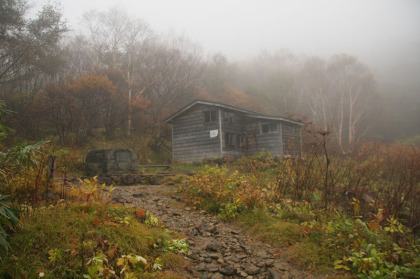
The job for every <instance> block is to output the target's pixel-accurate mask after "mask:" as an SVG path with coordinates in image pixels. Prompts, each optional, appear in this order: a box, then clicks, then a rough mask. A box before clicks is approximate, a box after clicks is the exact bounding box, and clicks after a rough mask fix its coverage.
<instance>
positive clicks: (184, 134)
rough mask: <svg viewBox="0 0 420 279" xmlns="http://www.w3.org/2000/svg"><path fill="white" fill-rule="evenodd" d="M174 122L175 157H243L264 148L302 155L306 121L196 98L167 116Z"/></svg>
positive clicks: (276, 153) (189, 159) (277, 153)
mask: <svg viewBox="0 0 420 279" xmlns="http://www.w3.org/2000/svg"><path fill="white" fill-rule="evenodd" d="M165 122H166V123H170V124H172V156H173V159H174V160H175V161H180V162H193V161H201V160H203V159H208V158H223V157H226V156H227V157H240V156H246V155H253V154H258V153H260V152H262V151H265V152H266V153H271V154H272V155H273V156H284V155H291V156H296V155H297V156H300V153H301V130H302V127H303V125H304V124H303V123H302V122H300V121H295V120H291V119H287V118H284V117H280V116H270V115H264V114H261V113H258V112H254V111H250V110H246V109H242V108H238V107H234V106H230V105H226V104H221V103H215V102H208V101H195V102H193V103H191V104H189V105H187V106H185V107H184V108H182V109H181V110H179V111H178V112H176V113H174V114H173V115H171V116H170V117H168V118H167V119H165Z"/></svg>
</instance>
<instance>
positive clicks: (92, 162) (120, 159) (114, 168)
mask: <svg viewBox="0 0 420 279" xmlns="http://www.w3.org/2000/svg"><path fill="white" fill-rule="evenodd" d="M85 170H86V174H87V175H89V176H94V175H105V174H133V173H137V172H138V165H137V155H136V153H135V152H134V151H133V150H131V149H126V148H104V149H94V150H91V151H89V152H88V154H87V155H86V159H85Z"/></svg>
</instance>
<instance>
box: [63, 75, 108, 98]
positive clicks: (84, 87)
mask: <svg viewBox="0 0 420 279" xmlns="http://www.w3.org/2000/svg"><path fill="white" fill-rule="evenodd" d="M67 88H68V89H69V90H70V91H73V92H76V93H85V94H88V93H92V92H103V94H113V93H115V92H116V87H115V86H114V85H113V84H112V82H111V81H110V80H109V79H107V78H106V77H104V76H94V75H87V76H82V77H80V78H78V79H77V80H75V81H74V82H73V83H68V84H67Z"/></svg>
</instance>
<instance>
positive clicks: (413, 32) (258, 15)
mask: <svg viewBox="0 0 420 279" xmlns="http://www.w3.org/2000/svg"><path fill="white" fill-rule="evenodd" d="M45 2H46V1H43V0H36V1H35V2H33V5H34V6H35V7H37V6H39V7H40V6H41V5H42V4H44V3H45ZM60 2H61V7H62V11H63V13H64V17H65V18H66V19H67V21H68V24H69V26H70V27H71V28H72V29H77V28H78V24H79V22H80V19H81V15H82V14H83V13H84V12H86V11H89V10H92V9H96V10H98V11H105V10H107V9H109V8H110V7H115V6H117V7H119V8H121V9H124V10H126V11H127V12H128V13H129V14H132V15H133V16H135V17H138V18H141V19H143V20H145V21H146V22H147V23H149V24H150V26H151V28H152V29H153V30H155V31H157V32H160V33H176V34H183V35H185V36H186V37H188V38H190V39H191V40H192V41H194V42H196V43H197V44H199V45H200V46H201V47H202V48H203V50H204V53H206V54H212V53H222V54H223V55H225V56H226V57H227V58H228V59H229V62H235V61H242V60H247V59H252V57H255V56H256V55H258V53H260V52H261V51H263V50H264V51H269V52H275V51H278V50H281V49H287V50H290V51H291V52H293V53H295V54H298V55H300V54H305V55H315V56H320V57H322V58H327V57H329V56H331V55H334V54H339V53H347V54H350V55H353V56H356V57H358V58H359V60H360V61H361V62H362V63H364V64H367V65H368V66H369V67H370V69H371V70H372V71H373V72H374V74H375V76H376V78H377V80H378V81H379V83H380V85H381V84H382V85H384V84H390V83H396V84H404V85H406V86H409V87H410V88H412V89H414V90H418V89H419V88H420V82H419V81H418V77H419V76H420V30H419V29H420V28H419V27H420V1H417V0H404V1H393V0H374V1H366V0H356V1H335V0H318V1H304V0H299V1H279V0H262V1H261V0H260V1H253V0H245V1H244V0H242V1H241V0H229V1H222V0H214V1H196V0H177V1H172V0H155V1H146V0H120V1H115V0H95V1H85V0H61V1H60Z"/></svg>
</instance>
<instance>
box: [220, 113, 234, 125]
mask: <svg viewBox="0 0 420 279" xmlns="http://www.w3.org/2000/svg"><path fill="white" fill-rule="evenodd" d="M234 115H235V114H234V113H233V112H229V111H224V112H223V121H224V122H230V123H232V122H233V117H234Z"/></svg>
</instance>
